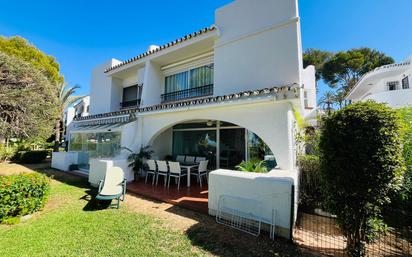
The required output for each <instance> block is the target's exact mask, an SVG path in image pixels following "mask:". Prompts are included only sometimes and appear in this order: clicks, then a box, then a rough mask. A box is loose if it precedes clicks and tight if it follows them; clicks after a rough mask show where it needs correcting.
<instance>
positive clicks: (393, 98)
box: [363, 88, 412, 108]
mask: <svg viewBox="0 0 412 257" xmlns="http://www.w3.org/2000/svg"><path fill="white" fill-rule="evenodd" d="M369 99H371V100H375V101H376V102H379V103H387V104H388V105H389V106H390V107H392V108H401V107H405V106H412V88H410V89H400V90H393V91H382V92H379V93H374V94H372V95H368V96H366V97H365V98H364V99H363V100H369Z"/></svg>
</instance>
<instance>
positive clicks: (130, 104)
mask: <svg viewBox="0 0 412 257" xmlns="http://www.w3.org/2000/svg"><path fill="white" fill-rule="evenodd" d="M139 105H140V99H136V100H131V101H125V102H121V103H120V107H121V108H122V109H124V108H131V107H137V106H139Z"/></svg>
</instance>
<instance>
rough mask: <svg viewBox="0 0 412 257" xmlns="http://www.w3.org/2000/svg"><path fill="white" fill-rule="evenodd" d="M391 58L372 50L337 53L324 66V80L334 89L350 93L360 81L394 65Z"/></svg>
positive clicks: (322, 71) (363, 49)
mask: <svg viewBox="0 0 412 257" xmlns="http://www.w3.org/2000/svg"><path fill="white" fill-rule="evenodd" d="M393 62H394V60H393V58H391V57H388V56H386V55H385V54H384V53H382V52H379V51H377V50H374V49H370V48H355V49H351V50H349V51H346V52H344V51H342V52H338V53H336V54H335V55H334V56H333V57H331V58H330V59H329V60H328V61H326V62H325V63H324V65H323V66H322V70H321V74H322V78H323V80H324V81H325V82H326V83H327V84H328V85H329V86H330V87H332V88H335V87H339V88H342V89H343V90H344V91H346V92H348V90H350V89H351V88H352V87H353V86H354V85H355V84H356V83H357V82H358V80H359V79H360V78H361V77H362V75H364V74H365V73H367V72H368V71H371V70H373V69H375V68H377V67H380V66H382V65H386V64H390V63H393Z"/></svg>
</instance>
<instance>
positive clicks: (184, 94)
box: [160, 84, 213, 103]
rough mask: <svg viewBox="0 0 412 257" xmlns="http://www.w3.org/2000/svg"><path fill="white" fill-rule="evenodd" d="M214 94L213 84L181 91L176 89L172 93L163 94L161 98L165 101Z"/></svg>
mask: <svg viewBox="0 0 412 257" xmlns="http://www.w3.org/2000/svg"><path fill="white" fill-rule="evenodd" d="M212 94H213V84H210V85H206V86H202V87H195V88H190V89H185V90H181V91H175V92H171V93H166V94H162V95H161V96H160V97H161V100H162V103H164V102H173V101H179V100H184V99H190V98H197V97H202V96H208V95H212Z"/></svg>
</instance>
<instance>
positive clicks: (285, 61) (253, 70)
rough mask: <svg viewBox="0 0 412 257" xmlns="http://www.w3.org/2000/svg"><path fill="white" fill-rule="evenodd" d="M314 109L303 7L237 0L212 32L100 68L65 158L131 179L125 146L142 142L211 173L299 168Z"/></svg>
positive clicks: (286, 0) (286, 1)
mask: <svg viewBox="0 0 412 257" xmlns="http://www.w3.org/2000/svg"><path fill="white" fill-rule="evenodd" d="M315 105H316V89H315V77H314V67H312V66H309V67H308V68H306V69H303V65H302V47H301V35H300V20H299V15H298V6H297V1H296V0H276V1H274V0H260V1H258V2H256V1H250V0H238V1H234V2H232V3H230V4H228V5H226V6H224V7H221V8H219V9H217V10H216V12H215V24H214V25H212V26H210V27H207V28H204V29H201V30H199V31H197V32H194V33H191V34H188V35H186V36H183V37H181V38H179V39H176V40H174V41H172V42H170V43H167V44H165V45H162V46H156V45H151V46H150V47H149V48H148V51H146V52H144V53H142V54H140V55H138V56H135V57H132V58H131V59H129V60H126V61H119V60H116V59H111V60H109V61H107V62H105V63H103V64H101V65H99V66H97V67H96V68H95V69H94V70H93V72H92V81H91V92H90V115H88V116H81V117H76V118H75V119H74V122H72V123H71V125H70V128H69V131H70V138H69V142H70V143H69V149H68V150H69V153H71V154H72V155H76V154H77V157H73V158H68V159H70V160H71V161H70V162H74V163H75V164H79V165H80V166H83V167H85V168H84V170H85V171H86V170H89V171H90V177H92V178H91V181H94V179H93V174H92V173H93V170H97V169H100V168H101V165H106V166H107V165H109V166H110V165H116V166H121V167H123V168H124V169H125V170H127V171H128V172H127V173H128V174H127V177H128V178H129V179H132V178H133V173H132V171H131V169H130V168H129V167H128V166H127V160H126V159H127V155H128V154H129V152H128V151H126V150H124V149H125V148H128V149H131V150H133V151H136V150H138V149H139V148H140V146H146V145H150V146H151V147H152V149H153V150H154V151H155V157H156V158H159V159H164V158H166V157H169V158H170V157H172V158H173V157H175V156H176V155H196V156H205V157H207V158H208V159H209V160H210V162H209V163H210V164H209V165H210V169H217V168H227V169H234V167H235V166H236V165H238V164H239V163H240V162H241V161H242V160H250V159H265V158H266V159H271V160H275V162H276V164H277V168H279V169H282V170H293V169H295V163H296V146H295V139H294V133H295V132H294V131H295V130H296V115H300V116H302V117H304V116H305V115H307V114H308V113H310V112H311V111H312V110H313V108H314V107H315ZM73 160H74V161H73ZM102 163H103V164H102ZM66 166H67V165H66ZM96 179H97V178H96Z"/></svg>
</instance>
